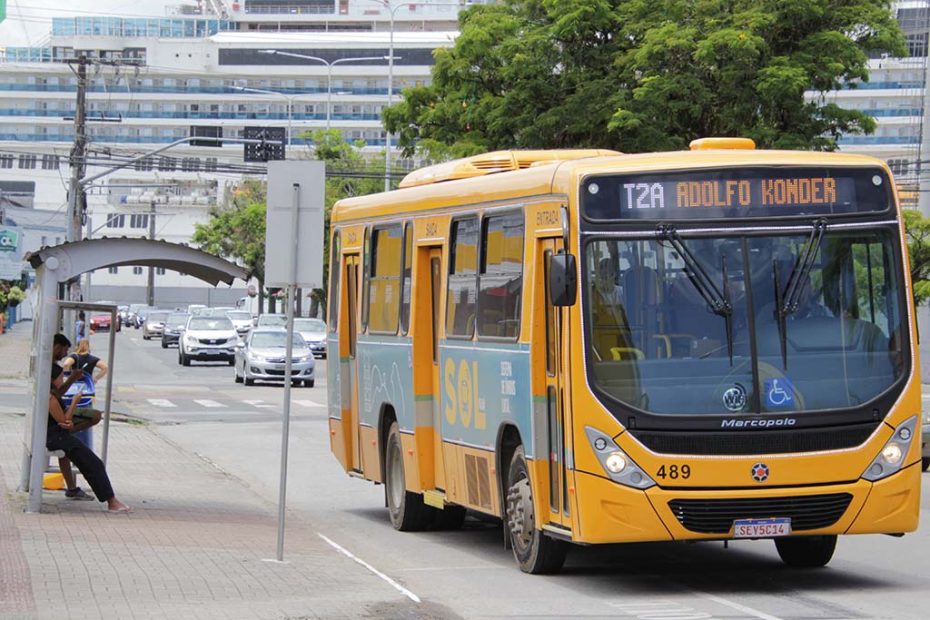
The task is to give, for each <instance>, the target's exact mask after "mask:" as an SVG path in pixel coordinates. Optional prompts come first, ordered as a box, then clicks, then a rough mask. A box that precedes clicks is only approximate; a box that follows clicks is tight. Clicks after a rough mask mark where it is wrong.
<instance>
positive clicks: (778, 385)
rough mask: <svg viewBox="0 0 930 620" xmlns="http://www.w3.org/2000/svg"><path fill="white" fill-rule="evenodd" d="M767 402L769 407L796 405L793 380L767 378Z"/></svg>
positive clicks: (779, 407) (785, 407) (782, 407)
mask: <svg viewBox="0 0 930 620" xmlns="http://www.w3.org/2000/svg"><path fill="white" fill-rule="evenodd" d="M765 404H766V405H767V406H768V408H769V409H789V408H791V407H793V406H794V386H793V385H791V381H790V380H789V379H786V378H785V377H782V378H780V379H766V380H765Z"/></svg>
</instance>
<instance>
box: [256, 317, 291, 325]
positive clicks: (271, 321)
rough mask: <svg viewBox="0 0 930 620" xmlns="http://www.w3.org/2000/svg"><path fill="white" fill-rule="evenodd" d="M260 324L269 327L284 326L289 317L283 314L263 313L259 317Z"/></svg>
mask: <svg viewBox="0 0 930 620" xmlns="http://www.w3.org/2000/svg"><path fill="white" fill-rule="evenodd" d="M258 324H259V325H261V326H268V327H283V326H284V325H287V317H286V316H284V315H281V314H263V315H261V316H260V317H258Z"/></svg>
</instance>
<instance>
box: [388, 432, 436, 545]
mask: <svg viewBox="0 0 930 620" xmlns="http://www.w3.org/2000/svg"><path fill="white" fill-rule="evenodd" d="M384 492H385V495H387V505H388V512H389V513H390V515H391V525H393V526H394V529H395V530H399V531H401V532H418V531H421V530H425V529H426V528H427V527H429V525H430V523H431V522H432V520H433V515H432V512H433V509H432V508H430V507H429V506H427V505H426V504H425V503H423V495H422V494H421V493H413V492H411V491H408V490H407V481H406V477H405V476H404V450H403V446H402V445H401V442H400V431H399V430H398V428H397V422H393V423H392V424H391V428H390V430H388V437H387V444H386V445H385V450H384Z"/></svg>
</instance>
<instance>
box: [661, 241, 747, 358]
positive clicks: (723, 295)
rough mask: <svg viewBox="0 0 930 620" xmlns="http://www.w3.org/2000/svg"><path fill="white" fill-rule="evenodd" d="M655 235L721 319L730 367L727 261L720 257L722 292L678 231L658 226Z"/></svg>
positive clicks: (730, 312) (730, 308)
mask: <svg viewBox="0 0 930 620" xmlns="http://www.w3.org/2000/svg"><path fill="white" fill-rule="evenodd" d="M656 235H657V236H658V238H659V239H662V240H665V241H668V243H669V245H671V246H672V249H674V250H675V251H676V252H678V255H679V256H681V259H682V260H683V261H684V263H685V267H687V268H688V271H690V272H691V278H690V280H691V283H692V284H694V288H696V289H697V291H698V293H700V294H701V297H703V298H704V301H706V302H707V305H708V306H709V307H710V310H711V312H713V313H714V314H717V315H719V316H722V317H723V320H724V327H725V329H726V335H727V353H728V354H729V356H730V365H731V366H732V365H733V304H732V302H731V301H730V282H729V278H728V277H727V259H726V256H721V257H720V267H721V272H722V274H723V291H722V292H721V290H720V289H719V288H717V285H716V284H715V283H714V281H713V280H712V279H711V277H710V276H709V275H708V274H707V271H705V270H704V267H702V266H701V263H700V262H698V259H697V257H696V256H694V254H693V253H692V252H691V250H689V249H688V246H686V245H685V244H684V242H683V241H682V240H681V236H680V235H679V234H678V230H677V229H676V228H675V227H674V226H671V225H669V224H659V225H658V226H657V227H656Z"/></svg>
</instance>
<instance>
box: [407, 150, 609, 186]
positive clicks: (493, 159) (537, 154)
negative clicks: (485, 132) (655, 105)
mask: <svg viewBox="0 0 930 620" xmlns="http://www.w3.org/2000/svg"><path fill="white" fill-rule="evenodd" d="M621 154H622V153H620V152H618V151H610V150H607V149H561V150H552V151H494V152H491V153H483V154H481V155H474V156H472V157H465V158H462V159H455V160H453V161H447V162H444V163H441V164H436V165H435V166H427V167H426V168H421V169H419V170H414V171H413V172H411V173H410V174H408V175H407V176H405V177H404V180H403V181H401V182H400V184H399V185H398V187H416V186H418V185H430V184H432V183H439V182H441V181H454V180H456V179H467V178H470V177H480V176H484V175H486V174H493V173H495V172H508V171H510V170H523V169H524V168H529V167H530V166H534V165H538V164H543V163H553V162H557V161H566V160H571V159H584V158H587V157H602V156H605V155H621Z"/></svg>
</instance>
